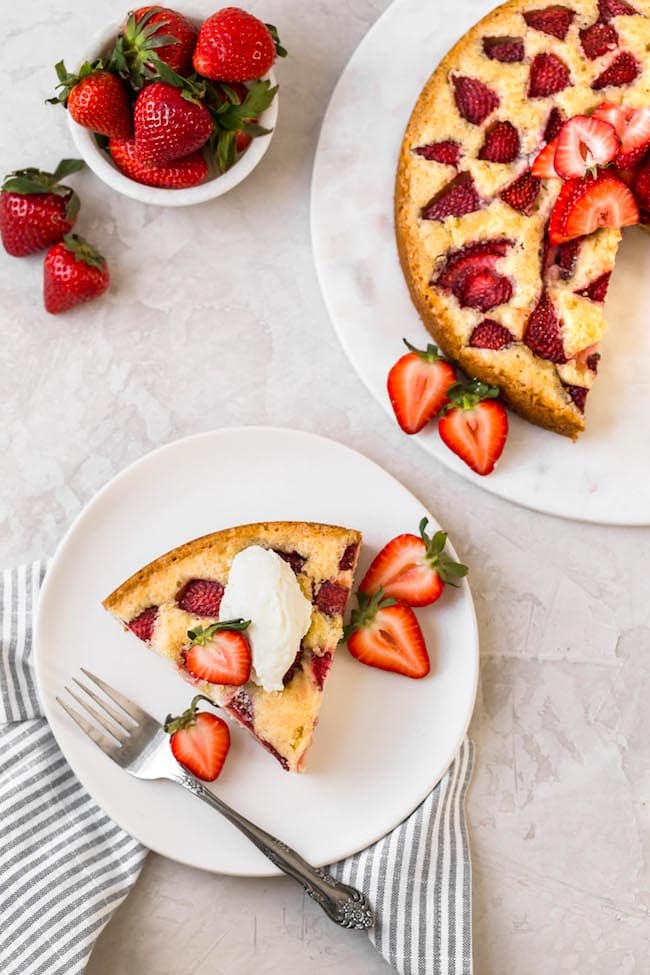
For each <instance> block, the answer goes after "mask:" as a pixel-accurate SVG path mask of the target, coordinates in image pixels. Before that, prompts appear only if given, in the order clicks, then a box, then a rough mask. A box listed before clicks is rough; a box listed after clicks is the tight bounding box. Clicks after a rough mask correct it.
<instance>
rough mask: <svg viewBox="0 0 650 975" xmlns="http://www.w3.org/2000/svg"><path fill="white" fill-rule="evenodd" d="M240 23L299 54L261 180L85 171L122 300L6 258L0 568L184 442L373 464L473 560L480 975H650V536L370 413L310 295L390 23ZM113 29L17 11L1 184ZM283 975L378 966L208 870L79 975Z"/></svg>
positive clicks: (152, 886) (135, 898) (167, 866)
mask: <svg viewBox="0 0 650 975" xmlns="http://www.w3.org/2000/svg"><path fill="white" fill-rule="evenodd" d="M249 6H250V8H251V9H252V10H254V11H257V12H260V13H261V14H262V15H263V17H264V19H266V20H271V21H274V22H276V23H277V24H278V25H279V26H280V28H281V31H282V36H283V39H284V40H285V43H286V44H287V46H288V47H289V49H290V50H291V51H292V53H293V57H292V58H290V59H289V60H288V61H287V63H286V64H283V65H282V66H281V77H280V80H281V83H282V85H283V96H282V103H281V116H280V125H279V128H278V131H277V133H276V135H275V138H274V140H273V143H272V145H271V148H270V150H269V152H268V155H267V156H266V157H265V159H264V161H263V162H262V164H261V165H260V167H259V169H258V170H257V171H256V173H255V175H254V176H253V177H251V179H250V180H248V181H247V182H245V183H244V184H242V185H241V186H240V187H239V188H238V189H236V190H235V191H233V192H232V193H231V194H230V195H229V196H228V197H226V198H224V199H222V200H217V201H215V202H214V203H211V204H208V205H206V206H204V207H201V208H199V209H193V210H187V211H185V212H174V211H171V210H169V211H164V210H156V209H153V208H151V209H147V208H143V207H142V206H140V205H137V204H132V203H129V202H128V201H126V200H125V199H122V198H119V197H117V196H115V195H112V194H110V193H109V192H108V190H106V189H105V188H104V187H103V186H102V185H101V184H99V183H98V182H97V181H96V180H95V179H94V178H93V177H92V175H91V174H84V175H83V176H81V177H80V178H78V179H77V185H78V187H79V189H80V192H81V195H82V197H83V207H82V214H81V217H80V220H79V225H78V227H79V231H80V232H81V233H85V234H87V235H88V237H89V238H90V239H91V240H93V241H94V242H95V243H96V244H97V245H98V246H99V247H100V248H101V249H103V251H104V252H105V254H106V255H107V257H108V259H109V261H110V263H111V267H112V269H113V277H114V286H113V288H112V290H111V293H110V295H109V297H108V298H107V299H106V300H105V301H103V302H98V303H96V304H95V305H94V306H89V307H88V308H87V309H82V310H80V311H77V312H75V313H72V314H70V315H68V316H65V317H60V318H53V317H50V316H47V315H46V314H45V312H44V311H42V309H41V305H40V297H39V292H40V273H41V260H40V258H38V257H35V258H31V259H26V260H22V261H18V260H15V259H9V258H2V259H0V298H1V301H2V308H3V312H2V315H1V325H0V327H1V329H2V336H1V341H0V387H1V388H2V402H3V414H2V416H3V423H2V425H1V426H0V451H1V452H2V456H3V468H2V469H3V477H2V479H1V480H0V562H1V563H2V564H12V563H15V562H17V561H22V560H24V559H28V558H31V557H33V556H41V555H43V554H46V553H49V552H51V551H52V550H53V549H54V547H55V546H56V543H57V540H58V539H59V537H60V536H61V533H62V532H63V531H64V529H65V528H66V527H67V525H68V524H69V523H70V522H71V520H72V519H73V518H74V516H75V515H76V514H77V512H78V511H79V510H80V508H81V507H82V506H83V504H84V503H85V502H86V501H88V499H89V498H90V497H91V496H92V495H93V493H94V492H95V491H96V490H97V489H98V488H99V487H100V486H101V485H102V484H103V483H104V482H105V481H106V480H107V479H108V478H110V477H111V476H112V475H113V474H115V473H116V472H117V471H118V470H120V469H121V468H122V467H123V466H124V465H125V464H126V463H128V462H129V461H131V460H133V459H135V458H137V457H139V456H140V455H142V454H143V453H145V452H146V451H148V450H150V449H151V448H152V447H154V446H156V445H158V444H160V443H163V442H165V441H167V440H170V439H173V438H176V437H179V436H183V435H185V434H188V433H192V432H195V431H199V430H206V429H210V428H212V427H216V426H222V425H232V424H241V423H244V424H245V423H273V424H285V425H292V426H297V427H301V428H303V429H308V430H314V431H317V432H320V433H324V434H326V435H329V436H333V437H335V438H338V439H340V440H342V441H344V442H345V443H347V444H349V445H351V446H353V447H356V448H358V449H360V450H362V451H364V452H365V453H367V454H368V455H369V456H370V457H372V458H373V459H374V460H376V461H378V462H380V463H381V464H383V465H384V466H385V467H386V468H387V469H388V470H389V471H391V472H392V473H393V474H395V475H397V476H398V477H399V478H400V479H401V480H402V481H403V482H404V483H405V484H406V485H407V486H408V487H409V488H411V489H412V490H413V491H414V492H415V493H416V494H418V495H419V496H420V497H421V498H422V500H423V502H424V503H425V504H426V505H427V506H429V507H431V509H432V510H433V511H435V512H436V514H437V516H438V518H439V520H440V521H441V523H442V524H443V525H445V527H446V528H447V529H448V530H449V532H450V533H451V534H452V537H453V539H454V542H455V544H456V547H457V548H458V550H459V552H460V554H461V556H462V557H463V558H464V561H466V562H468V563H469V564H470V565H471V570H472V572H471V579H472V585H473V590H474V593H475V596H476V600H477V610H478V614H479V622H480V628H481V638H482V679H481V688H480V692H479V700H478V705H477V709H476V714H475V718H474V722H473V728H472V733H473V737H474V739H475V741H476V744H477V772H476V774H475V780H474V784H473V787H472V790H471V793H470V809H469V816H470V829H471V840H472V846H473V853H474V866H475V871H474V910H475V934H474V943H475V955H476V969H477V973H478V975H502V973H503V972H506V971H507V972H509V973H510V975H529V973H530V972H533V971H534V972H535V975H557V973H558V972H559V971H562V972H580V973H587V972H589V973H590V975H592V973H598V975H601V973H602V975H630V973H645V972H647V958H648V952H649V948H650V933H649V932H650V925H649V923H648V915H649V912H650V866H649V863H648V858H649V856H650V816H649V814H648V799H649V798H650V775H649V773H648V767H649V766H650V746H649V745H648V741H649V740H650V734H649V732H650V721H649V719H648V713H647V706H646V702H647V699H648V695H649V694H650V606H649V600H648V584H647V569H646V564H645V563H646V553H647V551H648V542H649V541H650V531H648V530H644V529H636V530H622V529H621V530H619V529H607V528H599V527H597V526H588V525H576V524H569V523H567V522H563V521H561V520H557V519H553V518H548V517H544V516H542V515H538V514H534V513H531V512H528V511H525V510H523V509H519V508H515V507H512V506H509V505H507V504H505V503H503V502H501V501H498V500H497V499H494V498H492V497H491V496H490V495H488V494H485V493H483V492H482V491H480V490H479V489H477V488H475V487H473V486H471V485H469V484H467V483H465V482H464V481H462V480H460V479H458V478H456V477H454V476H453V475H451V474H449V473H448V472H447V471H445V470H443V469H442V468H441V467H439V466H437V465H436V464H435V463H434V462H433V461H431V460H430V459H428V458H427V457H426V455H423V454H422V453H421V452H420V451H419V449H418V448H417V446H416V445H415V444H412V443H409V442H408V441H407V440H406V438H404V437H403V436H401V435H400V434H399V433H398V431H397V429H396V428H395V426H394V425H393V424H392V423H391V422H390V421H389V419H388V418H387V417H386V416H385V415H384V413H383V411H382V410H381V409H380V408H379V406H378V405H377V404H375V403H374V401H372V400H371V399H370V397H369V395H368V394H367V393H366V391H365V389H364V388H363V387H362V386H361V384H360V383H359V381H358V380H357V379H356V378H355V376H354V374H353V372H352V370H351V369H350V367H349V366H348V364H347V361H346V360H345V358H344V356H343V353H342V351H341V349H340V348H339V345H338V342H337V340H336V338H335V335H334V333H333V331H332V329H331V327H330V325H329V322H328V319H327V315H326V313H325V309H324V307H323V304H322V302H321V298H320V295H319V291H318V286H317V282H316V277H315V272H314V268H313V264H312V259H311V254H310V248H309V233H308V190H309V178H310V172H311V162H312V157H313V152H314V148H315V143H316V137H317V133H318V126H319V119H320V117H321V115H322V113H323V111H324V109H325V105H326V102H327V98H328V95H329V92H330V91H331V89H332V86H333V85H334V82H335V80H336V78H337V76H338V74H339V72H340V70H341V68H342V67H343V65H344V64H345V62H346V60H347V58H348V57H349V55H350V54H351V52H352V50H353V49H354V47H355V45H356V44H357V43H358V41H359V39H360V38H361V37H362V36H363V34H364V33H365V31H366V30H367V28H368V26H369V25H370V24H371V23H372V21H373V20H374V19H375V17H376V16H377V15H378V14H379V13H380V12H381V10H382V9H383V7H384V6H385V4H384V3H383V0H373V2H371V0H345V2H344V0H340V2H338V3H336V4H326V3H323V2H319V3H309V4H299V3H296V2H294V0H265V2H264V3H261V2H255V3H251V4H250V5H249ZM115 9H116V8H115V4H112V3H109V2H108V0H101V2H100V0H92V2H88V3H87V4H84V5H78V4H72V2H71V0H63V3H57V4H55V3H54V2H53V0H32V2H31V3H30V4H29V6H28V7H26V6H25V5H22V6H21V5H18V4H16V5H14V6H13V7H12V8H11V9H8V10H7V11H6V12H5V13H4V19H5V45H4V56H3V64H2V70H1V71H0V75H1V76H2V81H3V89H4V90H10V91H11V98H9V99H6V100H5V101H4V103H3V113H2V114H3V121H2V138H1V139H0V158H1V168H2V171H3V172H4V171H7V170H9V169H11V168H15V167H16V166H18V165H28V164H42V165H44V166H46V167H47V166H48V165H52V166H53V165H54V164H55V163H56V161H57V160H58V158H59V157H60V156H61V155H66V154H68V155H69V154H71V145H70V142H69V139H68V136H67V130H66V126H65V120H64V115H63V112H61V111H60V110H57V109H55V108H53V107H49V106H44V105H43V104H42V99H43V98H45V97H47V95H48V94H49V90H50V87H51V83H52V79H53V76H54V75H53V71H52V69H51V65H52V64H53V63H54V61H56V60H57V59H58V58H59V57H60V56H61V55H63V54H66V55H68V54H70V55H71V61H74V60H75V59H76V58H75V52H77V53H79V52H81V51H82V50H83V45H84V38H86V37H88V36H90V35H91V34H92V33H93V32H94V31H95V30H96V29H97V28H98V27H99V26H101V25H102V24H103V23H104V22H105V20H106V19H108V18H109V17H111V11H112V10H115ZM73 10H74V13H73ZM388 54H389V52H387V56H388ZM378 111H380V106H378ZM18 147H19V148H18ZM576 449H578V448H576ZM197 476H200V472H197ZM342 489H345V486H342ZM280 970H281V971H283V972H286V973H287V975H293V973H295V975H298V973H300V975H303V973H309V975H325V973H329V972H339V971H346V972H351V973H354V975H379V973H380V972H384V971H387V968H386V966H385V965H383V963H382V962H381V961H380V960H379V959H378V958H377V956H376V954H375V952H374V950H373V949H372V947H371V945H370V944H369V943H368V942H367V940H366V939H365V938H364V937H363V936H361V937H360V936H358V935H355V934H350V933H346V932H342V931H338V930H337V929H335V928H333V927H332V926H331V925H330V924H329V923H328V922H327V921H326V920H325V919H324V918H322V917H321V915H320V913H319V912H318V910H317V909H316V908H315V907H313V906H312V904H311V903H309V902H306V901H305V899H304V898H303V897H302V896H301V894H300V892H299V891H297V890H296V889H295V888H294V887H293V886H292V885H291V884H290V882H288V881H286V882H285V881H246V880H239V879H231V878H224V877H215V876H208V875H205V874H202V873H198V872H193V871H191V870H188V869H185V868H183V867H180V866H177V865H176V864H174V863H171V862H168V861H165V860H162V859H160V858H158V857H155V856H151V857H150V858H149V860H148V862H147V865H146V867H145V870H144V873H143V875H142V877H141V880H140V881H139V883H138V885H137V887H136V889H135V890H134V892H133V893H132V895H131V896H130V897H129V899H128V900H127V902H126V904H125V905H124V906H123V907H122V909H121V910H120V912H119V913H118V915H117V916H116V917H115V919H114V920H113V922H112V923H111V924H110V926H109V927H108V928H107V930H106V931H105V933H104V935H103V936H102V938H101V940H100V942H99V944H98V945H97V948H96V951H95V954H94V956H93V959H92V960H91V964H90V966H89V969H88V971H89V975H109V973H111V975H113V973H115V972H119V975H136V973H138V975H140V973H145V975H207V973H210V975H218V973H226V972H228V973H237V975H248V973H249V972H250V973H251V975H252V973H253V972H255V973H256V975H263V973H267V972H268V973H272V972H273V973H274V972H277V971H280Z"/></svg>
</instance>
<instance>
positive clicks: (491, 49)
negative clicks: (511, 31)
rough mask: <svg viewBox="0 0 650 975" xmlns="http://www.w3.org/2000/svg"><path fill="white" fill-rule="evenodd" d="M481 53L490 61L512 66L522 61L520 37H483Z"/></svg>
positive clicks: (522, 46) (521, 39)
mask: <svg viewBox="0 0 650 975" xmlns="http://www.w3.org/2000/svg"><path fill="white" fill-rule="evenodd" d="M483 52H484V54H485V55H486V57H488V58H490V59H491V60H492V61H501V62H503V64H514V63H516V62H518V61H523V60H524V41H523V38H522V37H484V38H483Z"/></svg>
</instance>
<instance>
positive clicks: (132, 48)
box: [107, 7, 180, 91]
mask: <svg viewBox="0 0 650 975" xmlns="http://www.w3.org/2000/svg"><path fill="white" fill-rule="evenodd" d="M159 11H160V8H159V7H154V8H152V9H151V10H148V11H147V13H146V14H144V15H143V16H142V17H140V19H139V20H136V17H135V13H134V12H131V13H130V14H129V16H128V18H127V21H126V24H125V25H124V29H123V31H122V32H121V33H120V34H118V36H117V39H116V41H115V45H114V47H113V50H112V52H111V55H110V58H109V60H108V65H107V66H108V70H109V71H114V72H115V73H116V74H119V76H120V77H121V78H124V80H125V81H128V82H129V83H130V84H131V87H132V88H133V89H134V90H135V91H139V90H140V88H142V87H143V85H144V84H145V82H147V81H151V80H153V78H155V77H156V72H157V69H158V66H159V64H160V63H161V62H160V58H158V57H157V55H156V51H157V50H158V49H159V48H161V47H168V46H169V45H170V44H178V43H180V42H179V40H178V38H177V37H172V36H170V35H168V34H158V33H157V31H159V30H161V28H163V27H165V26H166V25H167V24H168V23H169V21H168V20H159V21H156V23H155V24H150V23H149V21H150V20H151V18H152V17H153V16H154V14H155V13H157V12H159Z"/></svg>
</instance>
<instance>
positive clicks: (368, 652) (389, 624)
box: [343, 589, 431, 680]
mask: <svg viewBox="0 0 650 975" xmlns="http://www.w3.org/2000/svg"><path fill="white" fill-rule="evenodd" d="M357 599H358V601H359V608H358V609H355V610H353V611H352V616H351V618H350V622H349V624H348V625H347V626H346V628H345V630H344V633H343V638H344V639H345V640H347V644H348V650H349V651H350V653H351V654H352V656H353V657H356V659H357V660H360V661H361V663H363V664H368V665H369V666H370V667H378V668H379V669H380V670H389V671H392V672H393V673H395V674H404V676H405V677H413V678H415V679H416V680H417V679H419V678H420V677H426V675H427V674H428V673H429V671H430V670H431V662H430V660H429V654H428V653H427V647H426V644H425V642H424V637H423V635H422V630H421V629H420V626H419V623H418V621H417V619H416V618H415V613H414V612H413V610H412V609H411V608H410V607H409V606H404V605H403V604H402V603H398V602H396V601H395V600H394V599H390V598H386V597H385V596H384V593H383V591H382V590H381V589H380V590H379V592H377V593H375V595H374V596H367V595H366V594H365V593H363V592H359V593H357Z"/></svg>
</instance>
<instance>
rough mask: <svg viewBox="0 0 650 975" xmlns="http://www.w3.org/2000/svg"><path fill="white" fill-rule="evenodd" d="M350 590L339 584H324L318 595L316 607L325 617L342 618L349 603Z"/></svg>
mask: <svg viewBox="0 0 650 975" xmlns="http://www.w3.org/2000/svg"><path fill="white" fill-rule="evenodd" d="M349 594H350V589H349V587H348V586H341V585H340V584H339V583H338V582H331V581H330V580H327V581H325V582H322V583H321V585H320V587H319V589H318V592H317V593H316V606H317V607H318V609H319V610H320V611H321V613H324V614H325V616H342V615H343V613H344V612H345V606H346V604H347V601H348V596H349Z"/></svg>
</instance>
